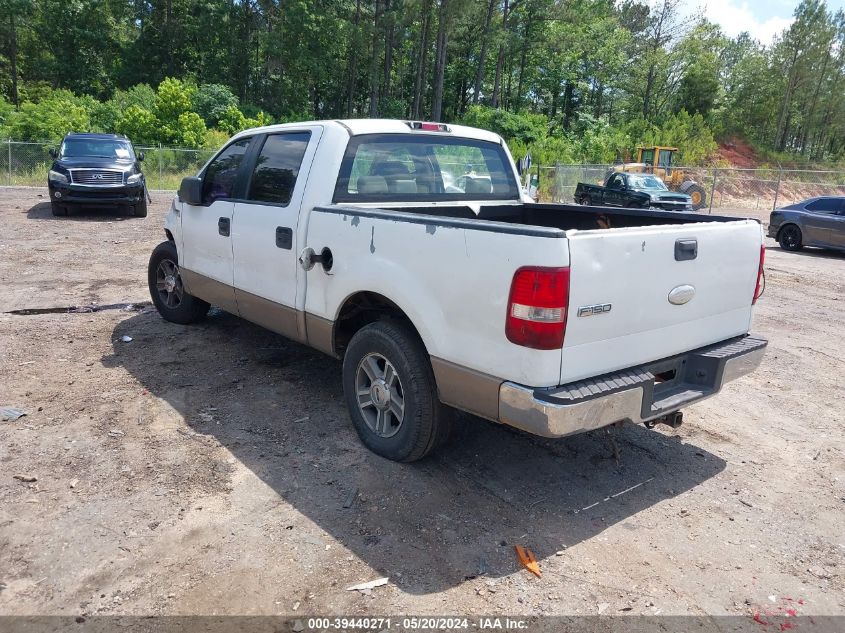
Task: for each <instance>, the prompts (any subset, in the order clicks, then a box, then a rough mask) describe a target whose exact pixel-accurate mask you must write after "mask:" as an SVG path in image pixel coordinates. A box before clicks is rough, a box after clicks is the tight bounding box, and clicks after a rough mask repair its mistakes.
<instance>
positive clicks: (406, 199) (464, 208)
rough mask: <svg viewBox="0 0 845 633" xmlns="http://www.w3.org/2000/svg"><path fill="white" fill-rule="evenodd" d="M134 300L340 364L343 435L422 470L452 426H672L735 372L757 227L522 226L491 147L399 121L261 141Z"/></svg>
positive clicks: (221, 173)
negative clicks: (225, 319) (220, 315)
mask: <svg viewBox="0 0 845 633" xmlns="http://www.w3.org/2000/svg"><path fill="white" fill-rule="evenodd" d="M165 234H166V237H167V239H166V241H164V242H163V243H161V244H160V245H159V246H158V247H156V249H155V250H154V252H153V254H152V257H151V259H150V264H149V271H148V275H149V276H148V279H149V287H150V292H151V295H152V299H153V302H154V303H155V306H156V307H157V309H158V311H159V312H160V313H161V315H162V316H163V317H164V318H165V319H167V320H169V321H173V322H176V323H190V322H193V321H197V320H199V319H201V318H203V317H204V316H205V314H206V312H207V311H208V309H209V304H215V305H216V306H218V307H220V308H222V309H223V310H226V311H229V312H231V313H233V314H237V315H240V316H242V317H243V318H245V319H248V320H250V321H253V322H255V323H257V324H260V325H262V326H264V327H267V328H269V329H271V330H273V331H275V332H278V333H281V334H283V335H285V336H287V337H290V338H292V339H295V340H297V341H301V342H303V343H306V344H308V345H310V346H312V347H315V348H317V349H318V350H322V351H324V352H326V353H327V354H331V355H333V356H335V357H337V358H341V359H343V368H342V384H343V390H344V394H345V399H346V403H347V405H348V409H349V414H350V417H351V419H352V423H353V424H354V426H355V429H356V430H357V432H358V434H359V436H360V437H361V439H362V441H363V442H364V443H365V444H366V445H367V446H368V447H369V448H370V449H372V450H373V451H375V452H376V453H378V454H380V455H383V456H385V457H387V458H390V459H393V460H399V461H412V460H416V459H420V458H422V457H423V456H425V455H427V454H428V453H430V452H431V451H432V450H433V449H434V448H436V447H437V446H438V445H439V444H440V443H442V442H443V441H444V440H445V439H446V438H447V437H448V435H449V430H450V428H451V425H452V424H453V421H454V419H453V416H452V415H451V413H452V412H453V411H452V409H453V408H455V409H460V410H463V411H467V412H470V413H472V414H476V415H478V416H482V417H484V418H488V419H490V420H493V421H495V422H500V423H503V424H508V425H512V426H514V427H517V428H519V429H523V430H525V431H528V432H530V433H534V434H537V435H541V436H545V437H562V436H566V435H570V434H573V433H579V432H582V431H589V430H591V429H598V428H601V427H605V426H608V425H612V424H614V423H620V422H623V421H632V422H636V423H645V424H647V425H653V424H654V423H657V422H660V421H668V422H671V423H676V422H678V421H679V415H680V414H679V413H678V411H679V410H680V409H681V408H682V407H684V406H685V405H688V404H690V403H693V402H697V401H699V400H702V399H703V398H706V397H708V396H712V395H714V394H715V393H716V392H718V391H719V389H720V388H721V387H722V385H723V384H724V383H725V382H727V381H729V380H733V379H735V378H737V377H739V376H742V375H743V374H746V373H748V372H750V371H751V370H753V369H754V368H755V367H756V366H757V365H758V364H759V363H760V361H761V358H762V356H763V352H764V348H765V346H766V341H765V340H763V339H761V338H758V337H755V336H750V335H749V334H748V332H749V329H750V327H751V318H752V308H753V304H754V303H755V301H756V300H757V297H758V296H759V294H760V291H761V286H760V282H761V278H762V273H763V254H764V251H763V235H762V230H761V227H760V225H759V223H758V222H756V221H754V220H747V219H737V218H728V217H719V216H706V217H705V218H699V217H696V216H694V215H690V214H686V213H667V212H661V211H650V210H630V209H596V208H590V207H581V206H577V205H550V204H534V203H531V202H530V201H529V200H527V199H526V198H524V197H523V194H522V193H521V190H520V186H519V179H518V174H517V172H516V168H515V166H514V163H513V160H512V157H511V155H510V153H509V151H508V149H507V146H506V145H505V143H504V142H503V140H502V139H501V138H500V137H499V136H498V135H496V134H493V133H491V132H486V131H482V130H477V129H472V128H467V127H461V126H457V125H445V124H441V123H421V122H416V121H409V122H403V121H387V120H349V121H318V122H309V123H291V124H284V125H274V126H269V127H262V128H257V129H252V130H247V131H245V132H241V133H239V134H237V135H236V136H234V137H233V138H232V139H231V140H230V141H229V142H228V143H227V144H226V145H225V146H224V147H223V148H222V149H221V150H220V151H219V152H218V153H217V154H216V155H215V156H214V157H213V158H212V159H211V160H210V161H209V162H208V163H207V164H206V165H205V166H204V167H203V169H202V170H201V171H200V173H199V174H198V175H197V176H196V177H189V178H186V179H185V180H184V181H183V182H182V184H181V187H180V189H179V194H178V198H177V199H176V200H174V202H173V204H172V207H171V209H170V211H169V213H168V214H167V218H166V221H165Z"/></svg>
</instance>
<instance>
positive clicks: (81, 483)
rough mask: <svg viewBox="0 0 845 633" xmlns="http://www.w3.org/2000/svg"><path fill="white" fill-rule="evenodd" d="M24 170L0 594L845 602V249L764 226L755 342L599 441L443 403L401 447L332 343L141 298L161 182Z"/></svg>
mask: <svg viewBox="0 0 845 633" xmlns="http://www.w3.org/2000/svg"><path fill="white" fill-rule="evenodd" d="M45 193H46V192H45V191H44V190H40V189H11V188H0V226H2V228H3V230H2V232H0V305H1V306H2V314H0V406H6V405H11V406H16V407H20V408H22V409H24V410H26V411H27V415H26V416H25V417H22V418H20V419H18V420H16V421H7V422H0V614H7V615H9V614H13V615H44V614H55V615H71V616H80V615H82V616H86V617H87V616H90V615H95V614H123V615H133V614H134V615H158V614H206V615H208V614H264V615H276V614H281V615H284V616H286V617H290V618H302V617H305V616H307V615H309V614H380V615H385V614H408V613H416V614H444V613H448V614H461V615H472V614H491V613H499V614H502V613H504V614H512V615H524V616H528V615H543V614H547V615H579V614H597V613H602V614H604V615H611V614H619V613H624V614H680V615H710V616H716V615H735V616H746V617H748V618H749V621H750V618H751V617H752V616H753V615H754V614H757V613H762V614H766V613H770V612H772V611H773V610H774V611H776V610H778V609H781V610H784V609H789V608H794V609H796V611H797V613H799V614H803V615H845V459H843V447H845V441H843V433H842V430H843V426H845V397H844V396H845V394H844V393H843V388H842V379H843V375H845V363H843V354H842V340H843V338H845V325H843V298H845V292H843V287H844V286H845V281H843V280H845V255H836V254H830V253H825V252H822V251H812V250H806V251H804V252H800V253H788V252H784V251H781V250H780V249H779V248H777V247H776V246H775V244H774V243H773V242H771V241H770V244H769V246H770V247H771V248H770V250H769V251H768V253H767V262H766V278H767V287H766V293H765V295H764V297H763V298H762V299H761V300H760V303H759V304H758V309H757V313H756V317H755V331H756V332H758V333H760V334H762V335H763V336H766V337H767V338H768V339H769V340H770V346H769V351H768V354H767V356H766V359H765V361H764V363H763V365H762V366H761V368H760V369H759V370H758V371H757V372H755V373H754V374H752V375H750V376H747V377H745V378H743V379H741V380H738V381H736V382H734V383H731V384H730V385H728V386H727V387H726V388H725V389H724V391H723V392H722V393H721V394H720V395H719V396H718V397H715V398H712V399H710V400H707V401H705V402H703V403H700V404H697V405H695V406H692V407H690V408H689V409H687V410H686V412H685V423H684V425H683V426H682V427H680V428H679V429H677V430H672V429H669V428H668V427H662V428H658V429H656V430H647V429H645V428H644V427H641V426H633V425H628V426H626V427H625V428H623V429H622V430H621V431H620V432H619V434H618V445H619V449H620V460H619V461H618V462H617V461H616V460H615V459H614V458H613V451H612V449H611V445H610V443H609V441H608V439H607V438H606V437H605V435H604V434H603V433H602V432H596V433H591V434H586V435H580V436H576V437H572V438H568V439H565V440H557V441H547V440H542V439H539V438H534V437H530V436H527V435H523V434H521V433H518V432H515V431H511V430H509V429H507V428H504V427H498V426H496V425H493V424H490V423H487V422H484V421H481V420H476V419H473V418H466V419H465V420H464V423H463V425H462V428H461V431H460V433H459V437H458V439H457V441H455V442H454V443H452V444H451V445H450V446H449V447H447V448H446V449H444V450H442V451H441V452H439V453H438V454H437V455H436V456H435V457H433V458H431V459H428V460H426V461H424V462H421V463H418V464H414V465H400V464H395V463H391V462H388V461H385V460H383V459H381V458H378V457H376V456H375V455H373V454H371V453H369V452H368V451H367V450H365V449H364V448H363V447H362V446H361V444H360V443H359V442H358V441H357V438H356V436H355V434H354V431H353V429H352V427H351V424H350V423H349V421H348V417H347V414H346V411H345V408H344V405H343V401H342V392H341V384H340V365H339V363H338V362H337V361H335V360H333V359H330V358H328V357H325V356H322V355H320V354H319V353H317V352H314V351H312V350H310V349H308V348H305V347H303V346H301V345H297V344H295V343H292V342H290V341H287V340H285V339H283V338H281V337H279V336H277V335H275V334H272V333H269V332H267V331H264V330H262V329H260V328H258V327H256V326H253V325H251V324H249V323H247V322H245V321H242V320H240V319H238V318H236V317H234V316H231V315H228V314H226V313H223V312H220V311H213V312H212V314H211V315H210V318H209V319H208V320H207V321H205V322H204V323H203V324H200V325H197V326H189V327H185V326H179V325H174V324H171V323H167V322H165V321H163V320H162V319H161V318H160V317H159V316H158V314H157V313H156V312H155V310H153V309H151V308H150V307H149V304H148V301H149V297H148V294H147V290H146V281H145V277H146V262H147V258H148V256H149V253H150V252H151V250H152V248H153V247H154V246H155V245H156V244H157V243H158V242H159V241H161V240H162V239H163V231H162V219H163V215H164V213H165V211H166V209H167V207H168V205H169V200H170V196H169V195H168V194H165V193H157V194H154V203H153V204H152V205H151V207H150V216H149V217H148V218H146V219H136V218H130V217H121V216H118V215H115V214H110V213H86V214H84V215H76V216H72V217H69V218H54V217H53V216H52V215H51V213H50V209H49V203H48V202H46V196H45ZM95 303H96V304H98V305H100V306H104V309H102V310H100V311H96V312H83V313H73V314H69V313H66V312H49V311H46V312H43V313H35V314H27V315H21V314H9V313H8V312H9V311H12V310H22V309H52V308H66V307H68V306H82V305H89V304H95ZM129 304H131V306H130V307H127V305H129ZM123 336H129V337H131V338H132V340H131V341H130V342H123V341H122V340H121V337H123ZM35 478H37V480H35V481H28V480H31V479H35ZM623 492H624V494H618V493H623ZM347 506H349V507H347ZM514 544H522V545H525V546H528V547H530V548H531V549H532V550H533V552H534V553H535V555H536V557H537V559H538V561H539V564H540V567H541V569H542V577H541V578H536V577H534V576H533V575H531V574H529V573H528V572H527V571H525V570H523V569H522V568H521V567H520V566H519V564H518V561H517V559H516V557H515V555H514V551H513V545H514ZM382 576H387V577H389V578H390V581H389V583H388V584H387V585H384V586H381V587H378V588H375V589H373V590H371V591H369V592H359V591H347V590H346V588H347V587H348V586H350V585H353V584H356V583H360V582H364V581H368V580H373V579H376V578H380V577H382Z"/></svg>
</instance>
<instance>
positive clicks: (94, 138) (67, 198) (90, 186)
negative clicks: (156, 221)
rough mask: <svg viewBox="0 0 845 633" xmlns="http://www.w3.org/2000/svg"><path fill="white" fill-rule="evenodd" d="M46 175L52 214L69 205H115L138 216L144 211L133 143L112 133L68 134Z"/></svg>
mask: <svg viewBox="0 0 845 633" xmlns="http://www.w3.org/2000/svg"><path fill="white" fill-rule="evenodd" d="M50 156H52V157H53V166H52V167H51V168H50V173H49V175H48V176H47V187H48V188H49V189H50V202H51V203H52V205H53V215H67V214H68V210H69V208H70V207H88V206H112V207H114V206H118V207H121V208H126V209H128V210H129V212H130V213H131V214H132V215H135V216H137V217H139V218H143V217H146V215H147V189H146V183H145V181H144V174H143V173H141V165H140V161H142V160H144V154H143V153H141V154H138V155H137V156H136V155H135V150H134V149H133V148H132V143H130V142H129V139H127V138H126V137H125V136H117V135H115V134H68V135H67V136H65V138H64V140H63V141H62V145H61V147H60V148H59V150H58V151H56V150H50Z"/></svg>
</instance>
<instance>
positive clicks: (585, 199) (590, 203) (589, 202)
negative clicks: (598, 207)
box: [580, 196, 593, 207]
mask: <svg viewBox="0 0 845 633" xmlns="http://www.w3.org/2000/svg"><path fill="white" fill-rule="evenodd" d="M580 204H581V205H583V206H585V207H591V206H593V201H592V200H590V196H581V203H580Z"/></svg>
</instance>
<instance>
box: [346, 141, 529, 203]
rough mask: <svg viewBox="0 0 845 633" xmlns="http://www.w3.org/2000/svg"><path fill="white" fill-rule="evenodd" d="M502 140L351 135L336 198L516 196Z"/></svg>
mask: <svg viewBox="0 0 845 633" xmlns="http://www.w3.org/2000/svg"><path fill="white" fill-rule="evenodd" d="M518 199H519V188H518V185H517V181H516V177H515V175H514V172H513V168H512V167H511V163H510V160H509V159H508V156H507V154H506V153H505V150H504V148H503V147H502V146H501V145H500V144H498V143H491V142H488V141H478V140H473V139H467V138H453V137H449V136H445V135H440V134H365V135H361V136H354V137H352V138H351V139H350V141H349V144H348V146H347V148H346V152H345V154H344V157H343V162H342V163H341V167H340V174H339V176H338V180H337V184H336V186H335V192H334V201H335V202H379V201H390V202H432V201H460V200H518Z"/></svg>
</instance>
